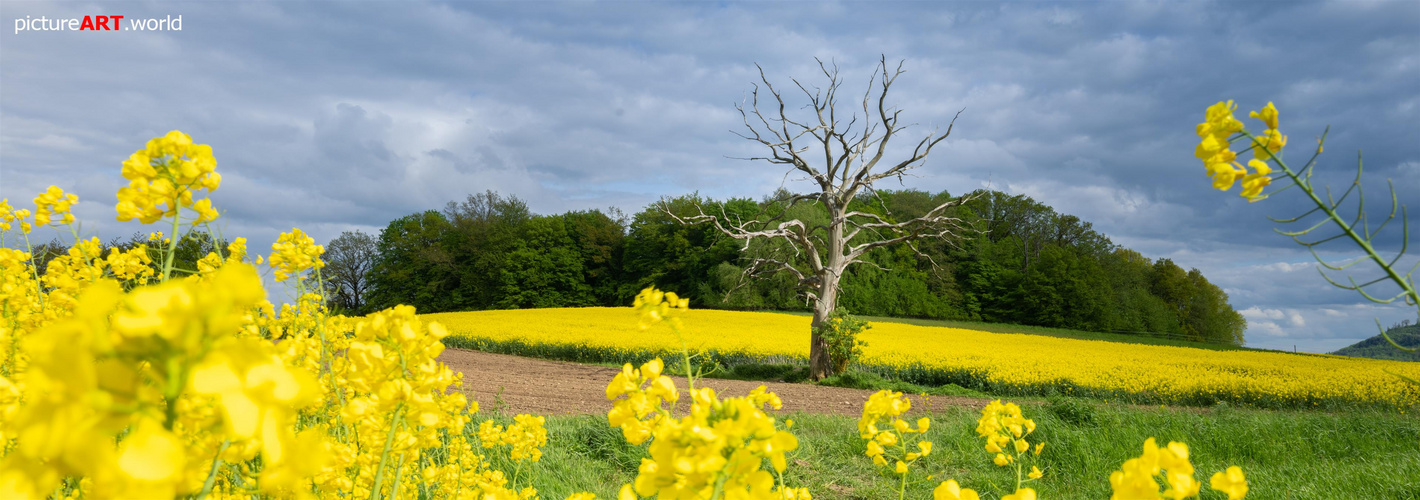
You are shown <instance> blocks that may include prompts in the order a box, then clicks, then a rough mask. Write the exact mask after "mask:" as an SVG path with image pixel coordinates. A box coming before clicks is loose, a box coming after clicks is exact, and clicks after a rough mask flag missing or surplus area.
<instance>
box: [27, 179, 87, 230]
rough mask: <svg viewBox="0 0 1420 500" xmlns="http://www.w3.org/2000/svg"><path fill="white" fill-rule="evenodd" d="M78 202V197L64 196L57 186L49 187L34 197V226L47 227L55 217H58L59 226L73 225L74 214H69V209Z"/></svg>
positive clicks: (72, 195) (73, 195)
mask: <svg viewBox="0 0 1420 500" xmlns="http://www.w3.org/2000/svg"><path fill="white" fill-rule="evenodd" d="M78 202H79V196H78V195H75V194H64V190H63V189H59V186H50V187H49V189H47V190H45V192H43V193H40V194H39V196H36V197H35V206H36V207H37V208H36V210H35V225H39V226H47V225H49V221H50V220H52V219H53V218H54V217H56V216H57V217H59V223H60V224H72V223H74V214H71V213H69V207H70V206H72V205H74V204H75V203H78Z"/></svg>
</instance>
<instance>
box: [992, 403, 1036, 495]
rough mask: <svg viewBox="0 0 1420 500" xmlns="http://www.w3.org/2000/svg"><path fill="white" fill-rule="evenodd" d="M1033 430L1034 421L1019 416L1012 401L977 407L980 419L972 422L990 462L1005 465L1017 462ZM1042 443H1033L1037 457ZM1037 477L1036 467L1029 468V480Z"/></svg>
mask: <svg viewBox="0 0 1420 500" xmlns="http://www.w3.org/2000/svg"><path fill="white" fill-rule="evenodd" d="M1032 432H1035V421H1034V420H1031V419H1028V418H1025V417H1024V416H1022V415H1021V407H1020V406H1019V405H1017V404H1015V403H1001V400H999V399H998V400H995V401H992V402H990V403H988V404H987V405H986V407H985V408H983V409H982V410H981V418H980V419H978V420H977V421H976V435H977V436H980V437H983V438H986V451H987V452H988V453H991V454H992V458H991V462H992V463H995V464H996V465H999V466H1001V467H1005V466H1007V465H1010V464H1013V463H1017V461H1018V459H1019V458H1021V457H1023V456H1025V454H1026V452H1027V451H1029V450H1030V449H1031V446H1030V441H1028V440H1026V436H1029V435H1030V434H1031V433H1032ZM1044 448H1045V443H1038V444H1036V445H1035V453H1034V455H1036V456H1039V455H1040V452H1041V450H1042V449H1044ZM1038 477H1040V470H1039V469H1032V471H1031V479H1035V478H1038Z"/></svg>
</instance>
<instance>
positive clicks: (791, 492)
mask: <svg viewBox="0 0 1420 500" xmlns="http://www.w3.org/2000/svg"><path fill="white" fill-rule="evenodd" d="M688 304H689V303H688V301H687V300H685V299H681V298H679V297H677V296H676V295H675V294H674V293H663V292H660V291H657V290H655V289H654V288H647V289H645V290H642V291H641V293H640V294H638V295H637V297H636V301H635V303H634V307H633V309H634V310H636V311H638V312H639V314H640V315H641V327H642V328H643V329H645V328H648V327H650V326H651V325H654V324H656V323H659V322H661V321H665V322H667V323H668V325H669V326H670V327H671V328H672V329H674V330H676V331H677V332H679V330H680V327H681V324H680V322H679V318H678V316H679V315H680V314H681V313H683V312H685V311H686V310H688V308H689V307H688ZM682 356H684V358H685V363H686V366H687V369H688V368H689V365H690V358H691V356H690V354H689V352H688V351H687V350H686V349H685V348H684V346H682ZM664 366H665V365H664V363H662V362H661V360H660V358H656V359H653V360H651V361H648V362H646V363H645V364H643V365H641V367H640V368H632V366H631V364H630V363H628V364H626V365H624V366H623V367H622V369H621V373H618V374H617V375H616V376H615V377H613V378H612V380H611V382H610V383H609V384H607V388H606V396H607V399H608V400H612V401H614V403H613V405H612V409H611V411H610V412H608V413H607V422H608V424H609V425H611V426H612V427H619V428H621V431H622V434H623V436H625V437H626V440H627V442H629V443H631V444H638V445H639V444H642V443H645V442H646V441H647V440H648V439H649V440H650V441H651V444H650V445H649V447H648V449H647V452H648V454H649V455H650V456H649V457H646V458H642V459H641V465H640V467H639V468H638V470H637V475H636V479H635V481H633V482H632V483H631V484H628V485H624V486H623V487H622V488H621V492H620V494H619V495H618V496H619V497H620V498H621V499H623V500H625V499H633V500H634V499H635V498H637V495H641V496H652V495H655V496H658V497H660V498H706V499H712V498H714V499H743V500H750V499H774V500H783V499H810V498H812V495H810V494H809V492H808V490H807V489H803V488H791V487H787V486H785V485H784V482H783V480H784V476H783V474H784V469H785V468H786V467H787V465H788V464H787V461H786V459H785V454H786V453H788V452H790V451H793V450H795V449H797V448H798V447H799V440H798V438H796V437H794V435H793V434H792V433H790V432H788V430H787V428H788V424H785V428H784V429H780V428H779V427H778V425H777V424H778V420H777V419H776V418H774V417H772V416H770V415H768V414H767V413H765V411H764V409H765V406H766V405H767V406H768V407H771V408H773V409H776V410H777V409H779V408H780V407H781V406H782V404H783V403H782V402H781V401H780V400H779V396H777V395H775V394H774V393H772V392H768V391H767V390H766V389H765V387H764V386H762V385H761V386H759V387H758V388H756V389H755V390H753V391H750V393H749V394H748V395H745V396H743V397H737V398H725V399H720V398H719V396H718V395H716V393H715V390H714V389H711V388H708V387H703V388H699V389H697V388H695V387H694V378H693V377H692V378H691V381H690V387H689V388H688V390H687V392H688V393H689V394H690V400H691V405H690V410H689V413H687V414H686V415H685V416H683V417H679V418H677V417H675V416H674V415H673V414H672V413H671V411H670V409H668V408H666V407H665V403H667V402H669V403H671V404H674V403H675V402H676V401H678V400H679V399H680V393H679V391H678V390H677V389H676V386H675V383H674V382H673V381H672V380H671V379H670V377H667V376H665V375H662V374H661V371H662V370H663V369H664ZM765 461H768V462H769V465H770V467H771V468H772V469H773V471H774V473H771V472H770V471H768V470H765V469H764V468H763V463H764V462H765ZM776 474H777V479H778V481H777V484H776Z"/></svg>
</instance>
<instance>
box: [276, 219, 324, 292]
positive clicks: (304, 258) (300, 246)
mask: <svg viewBox="0 0 1420 500" xmlns="http://www.w3.org/2000/svg"><path fill="white" fill-rule="evenodd" d="M271 250H272V253H271V267H272V268H273V269H275V270H276V281H286V280H287V279H288V278H290V277H291V276H295V275H299V274H301V273H302V272H304V271H306V270H308V269H320V268H323V267H325V261H323V260H321V258H320V256H321V254H324V253H325V247H324V246H322V245H317V244H316V241H315V239H313V238H311V237H310V236H306V233H304V232H302V231H301V230H300V229H299V228H292V229H291V232H289V233H281V236H280V237H278V238H277V239H276V243H272V244H271ZM299 279H305V278H304V277H301V278H299Z"/></svg>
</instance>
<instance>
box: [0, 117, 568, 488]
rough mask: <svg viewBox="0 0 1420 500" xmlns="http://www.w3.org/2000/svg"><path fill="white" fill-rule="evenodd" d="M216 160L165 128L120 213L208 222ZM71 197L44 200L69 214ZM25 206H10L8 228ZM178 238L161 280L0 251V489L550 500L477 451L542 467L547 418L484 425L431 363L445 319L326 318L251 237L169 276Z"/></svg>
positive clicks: (130, 259)
mask: <svg viewBox="0 0 1420 500" xmlns="http://www.w3.org/2000/svg"><path fill="white" fill-rule="evenodd" d="M213 166H215V161H214V160H212V159H211V153H210V150H209V149H207V148H206V147H205V146H195V145H192V144H191V141H190V139H188V138H187V136H185V135H182V134H181V133H179V132H174V133H172V134H169V135H168V136H165V137H162V138H158V139H154V140H153V141H151V142H150V143H149V148H148V149H146V150H144V151H140V152H139V153H137V154H135V156H134V158H131V159H130V161H129V162H125V165H124V169H125V170H124V173H125V176H126V177H128V178H129V179H130V180H131V181H132V182H131V183H130V184H129V186H128V187H125V188H123V190H122V191H121V193H120V195H119V198H120V200H121V202H120V204H119V207H118V209H119V212H120V214H121V215H120V217H123V214H125V213H127V214H129V215H132V216H134V217H138V218H140V219H144V220H145V222H155V221H156V220H158V219H161V218H162V217H167V216H171V217H173V220H174V222H173V227H174V230H177V229H179V227H180V224H179V223H178V221H177V213H176V210H177V209H178V208H180V207H186V206H191V207H193V208H195V209H197V210H198V212H199V217H198V219H197V220H196V221H195V222H192V224H193V225H194V226H195V225H197V224H200V223H202V222H205V221H206V220H210V217H207V216H204V215H201V214H203V213H206V210H209V209H210V205H207V204H204V203H203V202H205V201H206V200H203V202H198V204H192V203H191V191H193V190H195V189H198V188H206V189H210V188H215V187H216V184H217V182H218V179H219V178H218V177H217V176H216V172H214V171H213V170H212V167H213ZM155 200H156V201H155ZM73 201H74V200H73V198H72V195H65V194H63V192H62V191H61V190H59V189H57V188H53V189H51V190H49V191H47V192H46V193H45V194H41V196H40V198H39V199H37V200H36V202H37V203H40V207H39V209H40V210H39V211H40V212H42V213H44V214H45V216H44V217H45V218H50V219H57V220H62V221H63V222H64V223H69V222H71V220H70V219H69V218H68V217H65V216H64V215H61V214H67V210H68V208H69V205H72V203H73ZM164 203H166V206H165V207H158V205H161V204H164ZM154 207H156V208H154ZM150 209H151V210H150ZM211 213H212V214H215V211H213V212H211ZM27 217H29V213H28V212H27V211H25V210H13V209H12V207H10V206H9V205H8V203H3V204H0V219H3V220H4V221H5V226H3V230H4V231H9V230H10V229H11V228H12V227H13V225H14V224H15V223H21V224H23V225H22V227H21V229H22V230H25V231H27V230H28V229H29V226H28V224H29V223H28V222H26V221H25V218H27ZM46 222H47V221H46ZM162 239H163V237H162V234H161V233H154V234H153V237H152V238H151V240H162ZM167 243H168V244H169V245H168V247H167V250H166V255H164V256H163V258H162V259H161V260H162V261H163V268H164V272H163V273H158V272H156V271H157V270H156V269H155V268H156V267H157V266H158V264H157V263H156V262H155V261H156V260H159V259H155V258H153V257H152V256H151V255H150V254H149V251H150V250H149V249H148V248H147V247H146V246H142V245H140V246H137V247H134V248H130V249H128V250H122V249H117V248H115V249H111V250H110V251H109V252H108V255H107V256H106V257H103V256H101V253H100V250H101V248H102V245H101V244H100V243H99V241H98V240H97V239H96V238H95V239H90V240H86V241H76V242H75V244H74V245H73V247H71V248H70V249H68V251H67V252H65V253H64V254H62V255H60V256H58V257H55V258H54V259H52V260H51V261H50V262H49V263H48V264H47V265H46V266H45V271H44V273H42V274H41V273H38V272H37V271H36V268H35V262H34V259H33V256H32V254H31V252H25V251H20V250H15V249H10V248H0V498H5V499H7V500H8V499H29V498H44V497H52V498H65V499H68V498H96V499H105V498H163V497H167V498H174V497H198V498H220V499H228V498H233V499H234V498H251V497H275V498H311V497H342V498H344V497H359V498H367V497H378V498H392V497H405V498H458V499H464V498H467V499H478V498H482V499H501V498H510V499H511V498H516V499H530V498H537V491H536V490H535V489H533V488H531V487H527V486H526V485H524V484H520V483H522V482H526V478H523V477H521V476H520V475H519V474H518V473H515V474H513V475H512V476H511V477H509V476H508V475H505V474H504V473H503V471H500V470H497V469H495V468H494V467H493V466H492V465H491V462H490V461H488V460H486V459H485V457H484V456H483V455H480V454H478V451H479V450H480V449H481V448H492V447H495V446H507V447H508V448H509V456H510V458H511V459H512V460H513V461H516V462H518V463H520V464H521V463H522V462H537V461H538V460H539V459H540V457H541V453H542V450H541V447H543V446H545V445H546V443H547V438H548V436H547V431H546V429H545V428H544V427H543V423H544V421H543V419H542V417H534V416H529V415H519V416H517V417H515V422H514V423H513V424H511V425H509V426H507V427H506V428H501V427H500V428H498V429H497V430H498V432H497V433H496V436H490V438H489V439H488V440H484V441H480V440H479V435H478V434H476V433H472V432H469V431H470V428H469V424H470V423H471V420H472V415H473V413H474V412H476V411H477V404H476V403H472V402H470V401H468V400H467V399H466V397H465V396H464V394H463V393H462V392H460V391H458V387H459V385H460V383H461V382H460V381H461V379H462V376H461V375H460V374H457V373H453V372H452V371H451V370H450V369H449V368H448V367H447V366H446V365H444V364H442V363H440V362H438V361H437V359H436V357H437V356H438V355H439V353H440V352H441V351H442V350H443V348H444V346H443V344H442V342H441V339H442V338H444V337H445V336H446V335H447V334H448V332H447V330H445V329H444V328H443V327H441V326H439V325H438V324H437V323H431V322H425V321H424V320H422V319H420V318H419V317H418V316H417V315H416V314H415V311H414V309H413V308H410V307H404V306H400V307H395V308H392V309H388V310H385V311H381V312H378V313H375V314H372V315H370V316H367V317H364V318H346V317H341V316H330V315H329V313H328V310H327V309H326V307H325V305H324V304H325V298H324V297H323V296H321V295H320V294H319V293H300V294H298V297H299V298H298V300H297V303H296V304H294V305H293V304H282V305H281V306H280V307H279V308H277V307H275V306H273V305H272V304H271V303H269V302H267V301H266V300H265V298H264V297H265V295H266V293H265V291H264V290H263V289H262V286H261V280H260V278H259V277H258V276H257V273H256V270H255V268H253V267H252V266H251V265H249V264H247V263H246V262H245V257H246V241H245V240H244V239H242V238H237V239H236V240H235V241H233V242H232V243H231V244H230V245H229V246H228V247H227V248H226V255H225V257H224V256H221V255H219V254H218V253H217V252H213V253H210V254H208V255H207V256H205V257H203V258H202V259H200V260H199V261H198V269H197V271H198V272H197V274H195V275H193V276H189V277H187V278H184V279H169V275H168V273H167V272H166V271H167V270H168V269H170V265H171V262H172V252H173V247H172V246H171V245H172V241H171V240H168V241H167ZM281 243H283V244H286V245H287V246H285V247H281V246H279V245H278V247H277V248H276V250H277V252H276V255H277V256H278V257H277V262H276V264H277V267H278V268H280V269H281V270H283V271H285V273H287V274H288V275H289V274H298V273H302V272H304V271H306V270H308V269H311V268H318V267H319V255H320V247H319V246H315V245H313V244H312V242H310V239H309V237H306V236H305V235H304V234H303V233H300V232H299V230H294V231H293V232H292V233H290V234H288V235H284V237H283V240H282V242H281ZM160 252H163V251H162V250H160ZM317 276H318V274H317ZM154 281H156V283H153V282H154ZM301 288H302V287H301V286H300V285H299V284H298V289H301ZM312 290H315V291H319V290H322V287H320V286H315V287H312ZM278 309H279V312H278ZM488 424H489V423H484V425H488ZM495 440H496V441H495ZM490 444H492V446H490ZM480 445H482V446H480ZM520 467H521V466H520ZM521 470H522V469H521V468H520V469H519V471H521ZM574 497H575V498H591V496H590V495H589V494H580V496H574Z"/></svg>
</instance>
